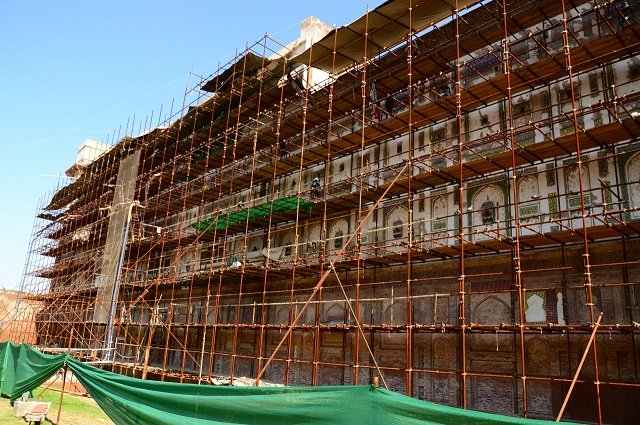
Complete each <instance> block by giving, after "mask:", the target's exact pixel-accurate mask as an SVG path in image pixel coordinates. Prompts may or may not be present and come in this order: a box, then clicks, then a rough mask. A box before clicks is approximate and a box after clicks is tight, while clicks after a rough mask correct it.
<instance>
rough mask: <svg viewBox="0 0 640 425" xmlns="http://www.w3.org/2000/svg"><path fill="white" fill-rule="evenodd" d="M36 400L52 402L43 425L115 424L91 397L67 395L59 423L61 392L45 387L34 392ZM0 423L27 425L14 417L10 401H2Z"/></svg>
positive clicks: (0, 404) (0, 400) (0, 402)
mask: <svg viewBox="0 0 640 425" xmlns="http://www.w3.org/2000/svg"><path fill="white" fill-rule="evenodd" d="M33 396H34V399H35V400H41V401H46V402H51V403H52V404H51V409H50V410H49V413H48V414H47V419H46V421H45V422H44V423H43V425H47V424H55V425H58V424H59V425H63V424H64V425H95V424H104V425H112V424H113V422H112V421H111V420H110V419H109V418H108V417H107V415H105V414H104V412H103V411H102V409H100V407H99V406H98V404H97V403H96V402H95V400H93V399H92V398H89V397H84V396H79V395H74V394H69V393H66V392H65V394H64V396H63V399H62V410H61V411H60V421H59V422H56V421H57V417H58V406H59V405H60V404H59V402H60V391H55V390H52V389H46V390H45V386H43V387H41V388H38V389H37V390H35V391H34V392H33ZM0 423H1V424H7V425H14V424H15V425H19V424H22V425H24V424H25V421H24V420H23V419H22V418H16V417H15V416H13V408H12V407H11V404H10V402H9V400H7V399H0Z"/></svg>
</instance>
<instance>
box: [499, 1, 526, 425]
mask: <svg viewBox="0 0 640 425" xmlns="http://www.w3.org/2000/svg"><path fill="white" fill-rule="evenodd" d="M508 18H509V15H508V13H507V2H506V0H502V25H503V30H504V39H503V52H502V55H503V56H502V58H503V61H504V73H505V75H506V77H507V111H506V117H505V118H506V120H507V137H508V143H509V147H510V148H511V185H510V186H511V196H512V205H513V223H514V224H513V226H512V228H513V229H514V230H515V233H516V234H515V237H514V238H512V239H513V248H512V252H513V260H512V261H513V263H512V264H513V276H514V285H515V287H516V291H517V299H518V306H517V308H518V335H519V348H520V382H521V385H522V416H523V417H525V418H526V417H527V369H526V358H525V356H526V350H525V334H524V327H525V321H526V320H525V315H524V306H525V303H524V287H523V283H522V264H521V258H520V233H521V228H520V211H519V203H518V201H519V199H518V192H519V191H518V180H517V175H518V173H517V164H516V147H517V146H516V142H515V135H514V127H513V97H512V92H511V50H510V46H509V27H508V23H507V21H508ZM496 338H497V335H496ZM514 360H516V359H514ZM516 374H517V366H516Z"/></svg>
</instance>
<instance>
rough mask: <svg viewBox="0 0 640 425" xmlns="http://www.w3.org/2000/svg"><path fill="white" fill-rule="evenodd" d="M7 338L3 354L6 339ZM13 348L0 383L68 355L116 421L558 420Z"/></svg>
mask: <svg viewBox="0 0 640 425" xmlns="http://www.w3.org/2000/svg"><path fill="white" fill-rule="evenodd" d="M3 344H5V345H3V346H2V347H3V348H2V349H3V353H5V354H6V353H7V352H8V351H5V350H4V347H5V346H6V345H7V343H3ZM16 347H18V346H14V345H11V347H10V349H9V352H11V353H13V354H12V355H13V357H11V359H12V361H13V363H11V362H10V363H8V365H9V367H4V368H3V369H2V379H3V383H4V382H5V378H6V377H10V375H11V373H10V372H11V371H10V369H11V367H14V368H16V369H20V367H21V366H20V364H21V363H22V362H27V363H29V364H30V365H31V366H30V367H32V368H33V369H32V370H33V377H32V379H30V380H28V382H29V385H28V387H29V388H27V385H26V382H27V381H24V382H25V385H22V386H21V387H20V391H24V390H28V389H34V388H35V387H37V386H38V385H40V384H41V383H42V382H43V381H44V380H46V378H48V377H49V376H51V375H52V374H53V373H55V371H56V370H58V368H60V367H61V366H62V365H63V364H64V363H65V361H66V364H67V365H68V367H69V369H71V371H72V372H73V373H74V375H75V376H76V378H77V379H78V380H79V381H80V383H81V384H82V385H83V386H84V388H85V389H86V390H87V392H88V393H89V394H90V395H91V397H93V398H94V399H95V400H96V402H97V403H98V405H99V406H100V407H101V408H102V410H104V411H105V413H106V414H107V415H108V416H109V417H110V418H111V419H112V420H113V421H114V422H115V423H117V424H119V425H134V424H146V425H176V424H195V425H205V424H278V425H280V424H354V423H363V424H384V425H390V424H469V425H471V424H474V425H476V424H477V425H479V424H487V425H492V424H496V425H497V424H551V423H554V422H550V421H542V420H532V419H523V418H517V417H511V416H502V415H495V414H490V413H482V412H476V411H472V410H464V409H459V408H455V407H449V406H442V405H439V404H435V403H429V402H425V401H421V400H416V399H413V398H410V397H407V396H405V395H402V394H398V393H394V392H392V391H388V390H385V389H383V388H376V387H373V386H326V387H226V386H219V387H216V386H210V385H197V384H180V383H173V382H159V381H149V380H143V379H138V378H131V377H128V376H123V375H119V374H116V373H112V372H107V371H105V370H102V369H98V368H95V367H93V366H90V365H88V364H85V363H82V362H80V361H78V360H75V359H73V358H72V357H70V356H67V355H66V354H62V355H60V356H47V355H45V354H41V353H38V352H37V351H35V350H33V349H31V348H30V347H26V346H24V345H23V346H20V349H19V350H16ZM22 347H24V349H23V348H22ZM23 356H26V357H23ZM38 363H39V364H38ZM36 365H37V366H38V367H35V366H36ZM26 370H27V369H26V368H25V369H23V370H22V371H21V372H20V373H21V374H23V373H24V372H25V371H26ZM45 375H46V377H45ZM15 376H18V372H17V371H16V374H15ZM24 377H26V376H24ZM36 377H37V378H36ZM43 377H44V380H43V379H42V378H43ZM7 381H8V380H7ZM15 381H16V382H17V379H16V380H15Z"/></svg>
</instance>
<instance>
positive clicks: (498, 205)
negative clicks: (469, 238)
mask: <svg viewBox="0 0 640 425" xmlns="http://www.w3.org/2000/svg"><path fill="white" fill-rule="evenodd" d="M504 205H505V196H504V192H503V190H502V189H500V188H499V187H498V186H496V185H492V184H490V185H486V186H484V187H482V188H481V189H480V190H478V191H477V192H476V193H475V194H474V195H473V199H472V200H471V208H472V219H471V222H472V230H473V231H474V232H476V231H478V232H480V233H477V234H476V235H475V236H476V239H487V238H490V237H495V236H497V235H495V234H492V235H487V234H485V233H483V232H491V231H492V230H497V229H499V227H500V222H504V220H505V218H506V217H505V209H504ZM493 233H495V232H493Z"/></svg>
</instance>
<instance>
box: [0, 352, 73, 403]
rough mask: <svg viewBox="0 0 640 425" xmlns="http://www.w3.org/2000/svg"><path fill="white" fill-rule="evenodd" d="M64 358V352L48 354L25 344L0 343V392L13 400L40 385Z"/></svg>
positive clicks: (55, 370) (56, 369)
mask: <svg viewBox="0 0 640 425" xmlns="http://www.w3.org/2000/svg"><path fill="white" fill-rule="evenodd" d="M66 359H67V355H66V354H62V355H59V356H50V355H48V354H43V353H41V352H39V351H36V350H34V349H33V348H31V347H29V346H28V345H26V344H21V345H14V344H12V343H10V342H3V343H0V393H2V396H3V397H7V398H10V399H11V400H15V399H16V398H18V397H20V396H21V395H22V393H25V392H27V391H31V390H33V389H35V388H37V387H39V386H40V385H42V384H43V383H44V382H45V381H46V380H47V379H49V378H50V377H51V375H53V374H54V373H56V372H57V371H58V370H59V369H60V368H61V367H62V366H64V362H65V360H66Z"/></svg>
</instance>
